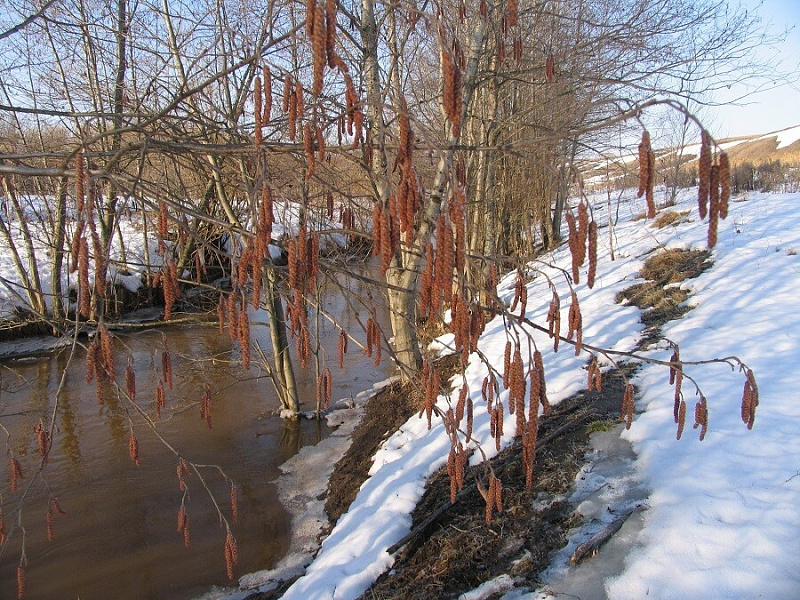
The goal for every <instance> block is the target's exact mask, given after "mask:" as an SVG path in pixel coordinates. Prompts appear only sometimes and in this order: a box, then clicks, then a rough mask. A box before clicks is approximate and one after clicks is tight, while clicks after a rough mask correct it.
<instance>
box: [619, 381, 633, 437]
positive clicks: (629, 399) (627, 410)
mask: <svg viewBox="0 0 800 600" xmlns="http://www.w3.org/2000/svg"><path fill="white" fill-rule="evenodd" d="M633 409H634V400H633V385H632V384H630V383H628V384H625V392H624V394H623V396H622V406H621V407H620V411H619V418H620V421H624V422H625V429H630V428H631V423H633Z"/></svg>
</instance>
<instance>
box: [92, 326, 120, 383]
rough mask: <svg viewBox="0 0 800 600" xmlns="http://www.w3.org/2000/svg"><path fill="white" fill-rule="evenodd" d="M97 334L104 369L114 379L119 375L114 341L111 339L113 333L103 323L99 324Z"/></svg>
mask: <svg viewBox="0 0 800 600" xmlns="http://www.w3.org/2000/svg"><path fill="white" fill-rule="evenodd" d="M97 336H98V337H99V338H100V349H101V356H102V365H103V369H105V372H106V374H108V377H109V379H111V380H114V379H116V377H117V373H116V369H115V368H114V343H113V341H112V339H111V334H110V333H108V329H106V326H105V325H104V324H103V323H100V324H99V325H98V326H97Z"/></svg>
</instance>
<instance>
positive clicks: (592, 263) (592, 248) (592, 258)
mask: <svg viewBox="0 0 800 600" xmlns="http://www.w3.org/2000/svg"><path fill="white" fill-rule="evenodd" d="M596 274H597V223H596V222H595V220H594V219H592V222H591V223H589V270H588V271H587V274H586V285H588V286H589V289H591V288H593V287H594V279H595V276H596Z"/></svg>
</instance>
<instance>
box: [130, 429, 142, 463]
mask: <svg viewBox="0 0 800 600" xmlns="http://www.w3.org/2000/svg"><path fill="white" fill-rule="evenodd" d="M128 454H130V457H131V460H132V461H133V462H134V464H136V466H137V467H138V466H139V440H137V439H136V436H135V435H134V433H133V431H131V435H130V437H129V438H128Z"/></svg>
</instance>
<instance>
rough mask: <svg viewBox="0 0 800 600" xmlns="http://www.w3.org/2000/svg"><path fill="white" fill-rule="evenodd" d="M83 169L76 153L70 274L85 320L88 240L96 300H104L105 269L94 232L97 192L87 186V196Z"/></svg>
mask: <svg viewBox="0 0 800 600" xmlns="http://www.w3.org/2000/svg"><path fill="white" fill-rule="evenodd" d="M86 179H87V174H86V166H85V159H84V156H83V152H82V151H80V152H78V155H77V156H76V157H75V213H76V215H77V219H78V222H77V224H76V226H75V232H74V234H73V236H72V243H71V244H70V258H71V260H70V273H75V272H76V271H77V273H78V306H79V312H80V315H81V316H82V317H84V318H86V319H88V318H89V317H90V316H91V313H92V288H91V286H90V283H89V260H90V256H89V241H88V239H87V231H86V230H87V227H88V230H89V231H88V235H89V238H91V241H92V250H93V255H92V257H93V258H94V293H95V294H96V295H97V297H98V298H104V297H105V294H106V267H107V264H106V263H107V261H106V260H105V256H106V252H105V248H103V245H102V243H101V241H100V235H99V234H98V233H97V225H96V224H95V219H94V204H95V198H94V195H95V194H96V193H97V189H96V187H95V186H94V185H92V186H90V189H89V192H90V193H89V197H87V190H86Z"/></svg>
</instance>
